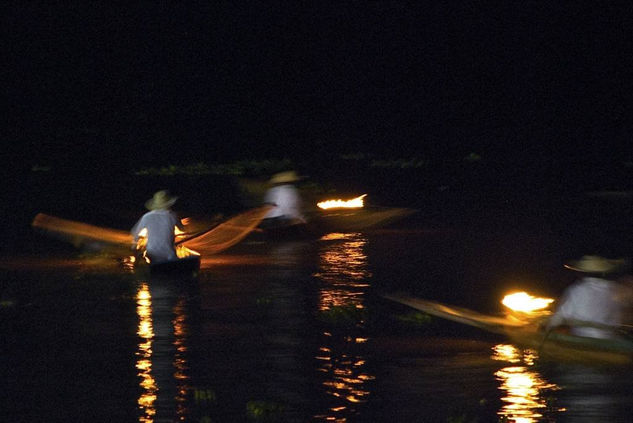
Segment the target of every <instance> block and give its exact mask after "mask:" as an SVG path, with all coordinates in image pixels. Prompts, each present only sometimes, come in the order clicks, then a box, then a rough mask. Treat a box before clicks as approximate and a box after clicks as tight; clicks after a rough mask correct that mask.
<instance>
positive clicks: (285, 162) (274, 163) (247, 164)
mask: <svg viewBox="0 0 633 423" xmlns="http://www.w3.org/2000/svg"><path fill="white" fill-rule="evenodd" d="M293 167H295V166H294V164H293V162H292V160H290V159H262V160H239V161H236V162H232V163H212V164H207V163H202V162H200V163H194V164H189V165H185V166H177V165H173V164H172V165H167V166H163V167H158V168H157V167H150V168H144V169H140V170H137V171H135V172H134V174H135V175H139V176H176V175H186V176H204V175H222V176H269V175H270V174H273V173H277V172H280V171H282V170H285V169H290V168H293Z"/></svg>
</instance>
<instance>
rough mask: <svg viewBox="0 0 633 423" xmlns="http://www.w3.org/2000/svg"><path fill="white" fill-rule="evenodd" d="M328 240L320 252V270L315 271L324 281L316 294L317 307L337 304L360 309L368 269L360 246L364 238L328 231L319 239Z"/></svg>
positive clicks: (369, 274)
mask: <svg viewBox="0 0 633 423" xmlns="http://www.w3.org/2000/svg"><path fill="white" fill-rule="evenodd" d="M321 240H322V241H335V242H329V243H328V244H327V246H326V248H324V249H323V251H322V252H321V254H320V257H319V259H320V260H319V262H320V266H319V267H320V271H319V272H318V273H316V274H315V276H317V277H318V278H319V279H321V281H322V282H324V283H323V285H322V288H321V291H320V296H319V310H321V311H325V310H329V309H331V308H332V307H337V306H354V307H356V308H359V309H362V308H363V307H364V305H363V296H364V295H365V292H364V288H367V287H369V284H368V283H367V282H366V279H367V278H369V277H371V273H370V272H369V271H368V270H367V256H366V255H365V253H364V251H363V248H364V247H365V244H366V243H367V241H366V240H365V238H363V237H362V235H361V234H359V233H351V234H339V233H335V234H329V235H328V236H325V237H323V238H321Z"/></svg>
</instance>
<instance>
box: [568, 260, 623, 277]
mask: <svg viewBox="0 0 633 423" xmlns="http://www.w3.org/2000/svg"><path fill="white" fill-rule="evenodd" d="M626 264H627V261H626V260H625V259H606V258H604V257H600V256H583V257H581V259H580V260H575V261H572V262H570V263H569V264H566V265H565V267H566V268H567V269H570V270H575V271H577V272H583V273H611V272H614V271H618V270H622V269H624V267H625V266H626Z"/></svg>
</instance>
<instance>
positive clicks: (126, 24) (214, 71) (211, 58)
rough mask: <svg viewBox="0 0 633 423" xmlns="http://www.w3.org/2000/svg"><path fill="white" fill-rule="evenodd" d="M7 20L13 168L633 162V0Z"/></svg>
mask: <svg viewBox="0 0 633 423" xmlns="http://www.w3.org/2000/svg"><path fill="white" fill-rule="evenodd" d="M61 4H62V5H59V4H58V5H52V3H50V2H29V1H16V2H11V3H10V4H9V6H5V7H4V8H3V9H4V13H3V14H2V15H3V22H2V26H3V28H4V31H3V32H4V37H5V40H4V43H3V45H4V51H5V60H4V61H5V66H4V78H3V80H4V86H5V99H7V100H8V106H9V107H8V112H7V113H6V115H5V116H6V117H7V120H6V121H7V122H8V132H7V133H6V136H5V140H4V141H5V142H7V144H8V147H7V148H8V150H5V157H9V158H10V159H11V160H12V164H13V165H14V166H16V165H17V164H18V163H19V164H23V165H25V167H26V168H28V167H31V166H33V165H36V164H37V165H47V164H51V163H52V164H56V165H58V166H63V165H64V164H65V163H73V162H74V163H77V162H78V161H79V162H82V163H85V164H86V165H90V164H93V163H100V164H103V163H110V164H116V165H119V166H122V167H126V166H138V165H139V164H169V163H183V164H185V163H194V162H200V161H202V162H223V161H229V160H234V159H239V158H256V157H275V156H284V155H290V156H291V157H296V158H301V157H303V156H306V155H315V154H317V155H319V154H320V155H322V156H324V157H326V156H327V155H329V154H341V153H350V152H367V153H372V154H377V155H389V156H394V157H410V156H427V155H429V156H434V155H435V156H441V155H447V156H450V155H465V154H468V153H470V152H477V153H479V154H482V155H483V156H486V155H488V156H492V157H498V158H506V159H508V160H510V159H513V160H522V159H525V158H529V159H530V160H531V159H543V160H560V159H563V158H566V159H569V160H614V159H615V160H625V159H626V160H630V159H631V147H630V145H631V142H630V139H631V134H632V133H633V118H632V116H633V110H632V107H631V105H632V101H631V100H632V96H631V93H632V92H633V75H632V67H631V64H632V57H633V48H632V47H633V19H632V16H633V14H632V13H631V9H632V6H631V5H630V3H628V2H622V3H618V2H611V1H610V2H551V1H550V2H532V1H525V2H513V1H506V2H472V1H464V2H461V1H456V2H453V1H451V2H424V1H420V2H391V1H389V2H387V1H385V2H378V1H349V2H341V1H339V2H330V1H314V2H268V1H262V2H239V1H233V2H215V1H207V2H200V3H195V4H194V3H190V2H172V1H169V2H166V1H157V2H130V4H131V5H127V4H126V5H125V6H123V4H124V3H121V4H116V5H114V4H113V3H110V2H87V1H75V2H62V3H61Z"/></svg>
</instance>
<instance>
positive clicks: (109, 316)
mask: <svg viewBox="0 0 633 423" xmlns="http://www.w3.org/2000/svg"><path fill="white" fill-rule="evenodd" d="M605 201H610V200H605ZM618 201H620V202H615V203H613V202H612V203H608V202H607V203H604V202H603V203H597V202H595V201H593V200H592V201H585V198H580V199H579V198H569V199H566V200H565V201H557V202H555V203H554V202H552V203H548V204H547V206H546V205H544V203H543V202H534V201H532V199H530V198H523V199H520V200H517V199H516V198H514V199H513V200H512V201H510V202H503V201H497V202H494V203H492V202H490V203H488V202H485V201H481V200H479V201H478V200H477V199H464V200H462V201H461V202H460V203H459V204H457V205H456V204H452V206H451V207H446V208H443V207H442V206H441V202H436V203H434V204H435V205H434V207H433V208H427V209H422V211H421V212H420V213H419V214H418V215H417V216H415V217H412V218H409V219H408V220H407V221H405V222H400V223H398V224H395V225H394V226H393V227H391V228H386V229H383V230H376V231H368V232H365V233H340V234H329V235H328V236H325V237H324V238H322V239H320V240H318V241H311V242H295V243H276V244H265V243H251V242H245V243H242V244H240V245H237V246H236V247H234V248H232V249H230V250H228V251H226V252H224V253H222V254H219V255H217V256H212V257H205V258H204V259H203V261H202V268H201V272H200V274H199V276H198V278H197V279H195V280H189V281H184V280H180V279H168V278H155V277H152V278H150V277H148V276H147V275H146V274H143V273H135V272H134V271H131V270H130V269H127V268H126V267H125V266H123V265H121V264H120V263H119V262H117V261H116V260H113V259H111V258H108V257H99V256H90V255H81V254H79V253H78V252H76V251H73V250H72V248H68V247H66V246H64V245H63V244H61V243H57V242H56V241H54V240H43V239H41V238H39V237H38V235H36V234H31V235H30V237H31V238H29V240H24V239H23V240H22V242H23V244H29V245H31V244H30V243H33V244H35V245H36V247H33V246H31V248H30V249H25V250H19V251H7V252H6V253H4V254H3V258H2V261H1V267H0V270H1V271H2V292H1V295H2V298H1V300H2V306H1V307H0V317H1V319H2V320H1V330H2V343H1V345H2V360H1V361H0V369H1V370H2V379H1V380H2V382H1V383H2V386H1V387H0V388H1V391H2V392H3V395H2V397H1V399H0V416H1V420H2V421H7V422H20V421H24V422H40V421H55V422H56V421H61V422H75V421H77V422H101V421H103V422H152V421H156V422H170V421H192V422H241V421H281V422H307V421H324V422H325V421H350V422H355V421H362V422H374V421H375V422H379V421H380V422H382V421H402V422H414V421H415V422H474V421H478V422H495V421H504V420H503V419H504V418H506V419H507V420H505V421H516V422H537V421H548V422H585V421H586V422H612V421H630V416H631V415H632V413H633V395H632V394H631V393H632V392H633V380H632V379H631V377H630V376H631V374H632V373H631V371H632V370H633V369H631V368H622V367H619V368H608V367H606V368H605V367H602V366H596V365H594V363H587V364H571V363H548V362H543V361H541V360H539V358H538V357H535V356H534V354H533V353H531V352H529V351H522V350H518V349H517V348H515V347H514V346H512V345H510V344H508V342H507V341H506V340H505V339H503V338H500V337H497V336H496V335H492V334H488V333H485V332H482V331H479V330H477V329H474V328H469V327H465V326H461V325H458V324H455V323H451V322H447V321H442V320H436V319H431V320H430V321H427V320H425V319H424V316H422V315H420V314H419V313H416V312H414V311H413V310H410V309H408V308H407V307H404V306H401V305H399V304H395V303H390V302H389V301H387V300H385V299H383V298H382V297H381V294H383V293H389V292H394V291H405V292H409V293H411V294H413V295H417V296H420V297H423V298H427V299H433V300H439V301H445V302H448V303H451V304H455V305H460V306H465V307H468V308H472V309H475V310H479V311H482V312H497V311H499V310H500V308H501V306H500V304H499V301H500V299H501V297H502V296H503V295H504V294H505V293H507V292H508V291H511V290H514V289H521V290H526V291H528V292H530V293H533V294H540V295H547V296H557V295H559V294H560V292H561V291H562V289H563V288H564V287H565V285H566V284H568V283H569V282H570V281H571V278H572V277H573V275H569V274H567V273H566V272H565V271H564V269H563V268H562V264H563V263H564V261H565V260H567V259H570V258H576V257H577V256H578V255H580V254H584V253H593V252H598V251H595V250H600V252H603V253H604V254H611V255H618V256H630V255H632V254H631V235H630V234H629V227H630V221H629V220H628V219H629V218H630V217H631V213H630V209H629V206H630V204H629V203H628V201H629V200H626V201H624V202H623V201H622V199H620V200H618ZM605 204H606V205H605ZM614 204H615V205H614ZM484 206H485V207H484ZM465 208H469V209H470V212H467V213H464V209H465ZM605 211H606V212H605ZM589 250H591V251H589ZM605 251H606V252H605Z"/></svg>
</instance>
